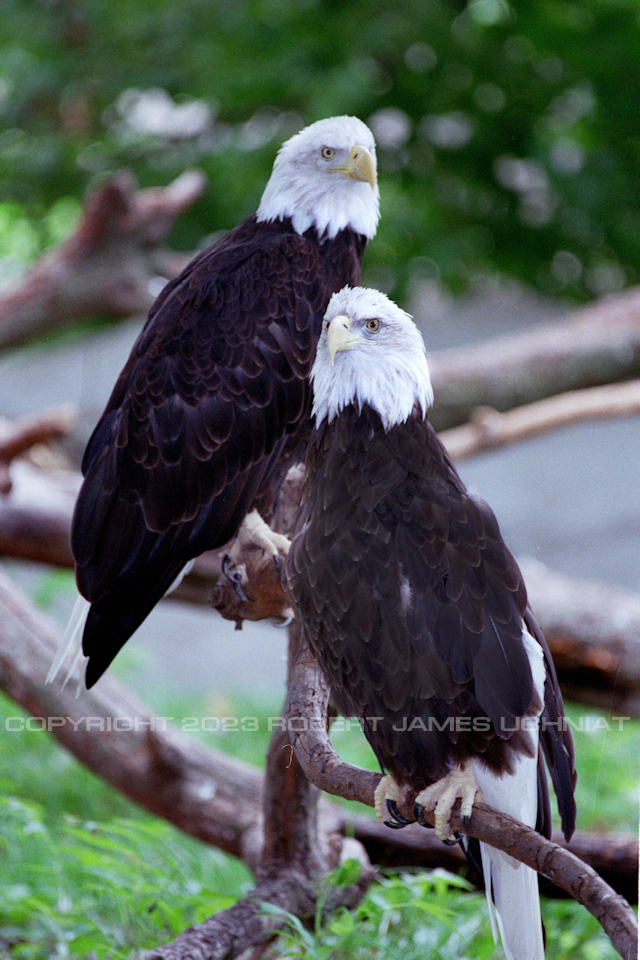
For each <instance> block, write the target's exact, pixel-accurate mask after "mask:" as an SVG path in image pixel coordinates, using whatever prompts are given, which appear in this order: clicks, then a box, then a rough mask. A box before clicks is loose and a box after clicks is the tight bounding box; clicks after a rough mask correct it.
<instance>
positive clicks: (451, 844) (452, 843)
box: [442, 833, 462, 847]
mask: <svg viewBox="0 0 640 960" xmlns="http://www.w3.org/2000/svg"><path fill="white" fill-rule="evenodd" d="M454 837H455V840H454V839H453V838H450V837H445V839H444V840H443V841H442V842H443V843H444V844H446V846H447V847H455V846H456V844H457V843H460V842H461V841H462V837H461V836H460V834H459V833H455V834H454Z"/></svg>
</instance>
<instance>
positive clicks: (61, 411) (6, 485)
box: [0, 404, 76, 494]
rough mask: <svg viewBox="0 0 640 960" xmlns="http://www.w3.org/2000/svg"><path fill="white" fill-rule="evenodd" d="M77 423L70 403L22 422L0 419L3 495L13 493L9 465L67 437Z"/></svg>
mask: <svg viewBox="0 0 640 960" xmlns="http://www.w3.org/2000/svg"><path fill="white" fill-rule="evenodd" d="M75 424H76V414H75V410H74V408H73V407H72V406H71V404H64V405H62V406H60V407H54V408H52V409H50V410H43V411H41V412H40V413H37V414H34V415H33V416H30V417H24V418H23V419H22V420H15V421H13V423H12V422H11V421H9V420H4V419H0V494H7V493H10V492H11V477H10V475H9V465H10V464H11V462H12V461H13V460H15V459H16V457H19V456H22V455H23V454H25V453H27V452H29V451H31V450H32V448H33V447H35V446H38V445H39V444H43V443H49V442H50V441H51V440H59V439H61V438H62V437H66V436H68V435H69V434H70V433H71V431H72V430H73V428H74V427H75Z"/></svg>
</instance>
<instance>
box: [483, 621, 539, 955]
mask: <svg viewBox="0 0 640 960" xmlns="http://www.w3.org/2000/svg"><path fill="white" fill-rule="evenodd" d="M522 639H523V642H524V645H525V647H526V650H527V653H528V655H529V662H530V664H531V672H532V675H533V685H534V687H535V689H536V691H537V693H538V696H539V697H540V702H541V703H542V702H543V701H544V681H545V673H546V671H545V666H544V657H543V653H542V648H541V647H540V645H539V644H538V643H536V641H535V640H534V639H533V637H531V636H530V634H529V633H528V632H527V631H526V630H524V632H523V638H522ZM538 721H539V717H537V716H535V717H531V718H530V723H527V725H526V729H528V731H529V735H530V737H531V740H532V744H533V753H534V755H533V757H526V756H520V757H518V760H517V762H516V767H515V771H514V773H513V774H512V775H511V776H504V777H497V776H496V775H495V773H492V772H491V771H490V770H488V769H487V768H486V767H485V766H484V765H483V764H482V763H481V762H480V761H478V760H475V761H474V769H475V775H476V780H477V781H478V786H479V787H480V790H481V791H482V797H483V800H484V802H485V803H487V804H489V805H490V806H492V807H495V808H496V810H501V811H502V812H503V813H508V814H509V815H510V816H512V817H515V819H516V820H519V821H520V822H521V823H525V824H526V825H527V826H529V827H535V825H536V818H537V813H538V760H537V754H538ZM480 853H481V855H482V868H483V871H484V882H485V887H486V891H487V903H488V905H489V918H490V920H491V930H492V932H493V938H494V940H495V941H496V942H497V939H498V937H497V930H496V921H497V927H498V930H499V931H500V938H501V940H502V945H503V947H504V952H505V955H506V958H507V960H544V942H543V938H542V919H541V916H540V895H539V893H538V874H537V873H536V871H535V870H532V869H531V867H526V866H525V865H524V864H523V863H520V862H519V861H518V860H514V859H513V857H509V856H508V855H507V854H506V853H503V852H502V851H501V850H496V849H495V848H494V847H490V846H488V845H487V844H486V843H481V844H480ZM492 892H493V899H492ZM494 904H495V916H494Z"/></svg>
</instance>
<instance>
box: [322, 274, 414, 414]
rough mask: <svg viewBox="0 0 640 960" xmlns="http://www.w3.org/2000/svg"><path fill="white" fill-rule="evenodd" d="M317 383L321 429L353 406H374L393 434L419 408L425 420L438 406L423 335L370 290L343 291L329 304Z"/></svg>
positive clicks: (378, 293)
mask: <svg viewBox="0 0 640 960" xmlns="http://www.w3.org/2000/svg"><path fill="white" fill-rule="evenodd" d="M311 380H312V383H313V393H314V402H313V414H314V416H315V418H316V424H318V425H319V424H320V423H322V421H323V420H325V419H326V420H327V421H328V422H329V423H331V421H332V420H333V418H334V417H335V416H337V415H338V414H339V413H340V411H341V410H343V409H344V408H345V407H347V406H349V405H350V404H355V406H356V407H358V408H359V409H361V408H362V407H363V406H364V405H365V404H369V406H371V407H373V408H374V410H377V412H378V413H379V414H380V417H381V419H382V422H383V424H384V427H385V430H389V429H390V428H391V427H393V426H396V425H397V424H400V423H404V422H405V420H407V418H408V417H409V416H410V415H411V414H412V413H413V412H414V410H415V411H417V412H418V413H419V415H421V416H422V417H425V416H426V414H427V410H428V409H429V407H430V406H431V404H432V403H433V388H432V386H431V378H430V376H429V366H428V364H427V356H426V352H425V347H424V341H423V339H422V336H421V334H420V331H419V330H418V328H417V327H416V325H415V323H414V322H413V320H412V318H411V317H410V316H409V314H408V313H405V312H404V310H401V309H400V307H398V306H397V305H396V304H395V303H393V302H392V301H391V300H389V298H388V297H386V296H385V295H384V294H383V293H380V292H379V291H378V290H370V289H367V288H366V287H353V288H352V287H343V289H342V290H339V291H338V293H334V295H333V296H332V298H331V300H330V301H329V306H328V307H327V312H326V314H325V318H324V323H323V326H322V333H321V335H320V340H319V342H318V351H317V353H316V360H315V363H314V365H313V371H312V373H311Z"/></svg>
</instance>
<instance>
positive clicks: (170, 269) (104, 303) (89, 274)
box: [0, 170, 206, 349]
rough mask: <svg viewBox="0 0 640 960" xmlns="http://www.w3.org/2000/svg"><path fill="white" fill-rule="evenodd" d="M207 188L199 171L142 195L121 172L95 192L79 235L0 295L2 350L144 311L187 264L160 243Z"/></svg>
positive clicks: (88, 204)
mask: <svg viewBox="0 0 640 960" xmlns="http://www.w3.org/2000/svg"><path fill="white" fill-rule="evenodd" d="M205 185H206V178H205V175H204V174H203V173H202V171H200V170H186V171H185V172H184V173H182V174H181V175H180V176H179V177H178V178H177V179H176V180H174V181H173V183H170V184H169V185H168V186H167V187H152V188H148V189H146V190H137V189H136V184H135V181H134V179H133V177H132V175H131V174H130V173H128V172H126V171H121V172H119V173H116V174H115V175H114V176H113V177H111V179H109V180H107V181H106V182H105V183H103V184H101V185H100V186H98V187H96V188H95V189H94V190H93V191H92V192H91V193H90V194H89V195H88V197H87V199H86V201H85V204H84V210H83V216H82V219H81V221H80V223H79V225H78V227H77V229H76V231H75V232H74V233H73V234H72V235H71V236H70V237H68V238H67V239H66V240H65V241H63V243H61V244H60V245H59V246H58V247H55V248H54V249H53V250H51V251H49V252H47V253H45V254H44V255H43V256H42V257H40V259H39V260H37V261H36V262H35V263H34V264H33V266H32V267H31V269H30V270H29V271H28V273H27V274H26V275H25V276H24V277H23V278H22V279H21V280H20V281H19V283H18V284H16V286H15V287H13V288H12V289H10V290H7V291H3V292H2V295H1V296H0V349H2V348H6V347H9V346H14V345H15V344H17V343H23V342H24V341H25V340H29V339H30V338H32V337H34V336H37V335H39V334H41V333H43V332H45V331H46V330H50V329H51V328H55V327H59V326H62V325H64V324H68V323H70V322H72V321H74V320H78V319H83V318H85V317H87V316H95V315H98V316H104V315H111V316H115V317H127V316H131V315H133V314H136V313H146V312H147V310H148V309H149V307H150V306H151V304H152V302H153V299H154V296H153V294H152V292H151V287H152V285H153V283H154V281H155V282H157V279H158V277H159V276H160V277H162V278H164V279H167V278H168V277H170V276H175V275H176V274H177V273H178V272H179V271H180V270H181V269H182V266H184V264H185V263H186V262H187V260H188V259H190V257H189V258H185V257H184V256H180V255H178V254H173V253H169V252H167V251H164V250H163V249H162V248H161V247H160V242H161V241H162V239H163V238H164V237H165V236H166V234H167V233H168V232H169V230H170V228H171V226H172V225H173V223H174V221H175V220H176V218H177V217H179V216H180V214H181V213H182V212H183V211H184V210H185V209H187V208H188V207H189V206H191V204H193V203H194V201H195V200H196V199H197V198H198V197H199V196H200V195H201V193H202V192H203V190H204V188H205Z"/></svg>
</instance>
